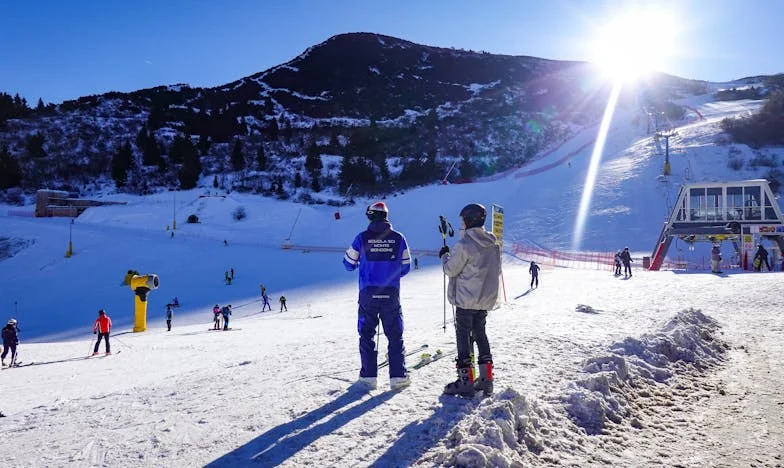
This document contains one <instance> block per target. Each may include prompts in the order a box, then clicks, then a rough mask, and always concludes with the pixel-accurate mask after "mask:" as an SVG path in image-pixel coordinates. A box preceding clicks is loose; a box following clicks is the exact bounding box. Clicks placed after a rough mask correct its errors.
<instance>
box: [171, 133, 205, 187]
mask: <svg viewBox="0 0 784 468" xmlns="http://www.w3.org/2000/svg"><path fill="white" fill-rule="evenodd" d="M176 140H177V137H175V141H176ZM178 146H179V148H178V151H180V152H181V154H182V167H181V168H180V172H179V174H178V176H179V179H180V188H181V189H183V190H188V189H192V188H194V187H196V185H198V183H199V176H200V175H201V159H200V158H199V152H198V151H197V150H196V147H195V146H193V143H191V140H190V139H188V138H182V137H180V139H179V143H178ZM172 151H174V144H172Z"/></svg>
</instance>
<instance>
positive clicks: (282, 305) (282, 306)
mask: <svg viewBox="0 0 784 468" xmlns="http://www.w3.org/2000/svg"><path fill="white" fill-rule="evenodd" d="M279 300H280V311H281V312H283V311H284V310H285V311H286V312H288V311H289V308H288V307H286V296H283V295H281V296H280V299H279Z"/></svg>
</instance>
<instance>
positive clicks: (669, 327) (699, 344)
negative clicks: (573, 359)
mask: <svg viewBox="0 0 784 468" xmlns="http://www.w3.org/2000/svg"><path fill="white" fill-rule="evenodd" d="M719 328H720V327H719V324H718V322H716V321H715V320H713V319H712V318H710V317H708V316H706V315H705V314H703V313H702V312H700V311H699V310H694V309H688V310H684V311H682V312H680V313H678V314H677V315H676V316H675V317H674V318H673V319H671V320H670V321H669V322H667V324H665V325H664V327H663V328H662V330H661V331H660V332H658V333H655V334H650V335H643V336H642V337H641V338H639V339H637V338H632V337H628V338H626V339H625V340H623V342H620V343H616V344H614V345H612V346H611V347H610V350H611V351H612V352H613V354H611V355H609V356H602V357H596V358H591V359H589V360H588V361H587V362H586V365H585V367H584V369H583V371H584V372H586V373H588V374H589V375H588V376H587V377H586V378H584V379H580V380H578V381H577V382H575V383H574V384H573V385H572V388H571V389H570V392H569V394H568V395H567V396H566V397H565V403H566V411H567V413H568V414H569V416H571V418H572V419H573V420H574V422H575V423H576V424H577V425H579V426H580V427H582V428H583V429H585V431H586V432H587V433H588V434H591V435H595V434H601V433H602V432H603V430H604V429H605V427H606V426H607V424H608V422H612V423H615V424H620V423H621V422H622V421H623V420H624V419H630V418H631V424H632V426H633V427H641V426H642V423H641V422H640V420H639V419H637V418H636V417H634V412H633V408H634V406H635V405H637V404H640V403H641V402H640V399H641V398H647V397H649V396H650V395H651V392H650V391H649V389H651V388H654V387H656V386H657V384H661V383H665V382H667V381H668V380H669V379H670V378H671V377H673V375H679V374H689V373H691V372H690V371H691V370H696V371H700V370H704V369H707V368H710V367H713V366H715V365H717V364H718V363H720V362H721V360H722V356H723V354H724V352H725V351H726V350H727V349H728V346H727V345H726V344H725V343H724V342H723V341H721V340H719V339H717V338H716V337H715V333H716V331H717V330H718V329H719Z"/></svg>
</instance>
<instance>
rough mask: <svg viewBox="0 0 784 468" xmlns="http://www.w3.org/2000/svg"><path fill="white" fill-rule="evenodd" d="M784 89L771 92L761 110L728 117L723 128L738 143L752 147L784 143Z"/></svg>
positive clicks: (723, 121)
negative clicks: (745, 115) (783, 130)
mask: <svg viewBox="0 0 784 468" xmlns="http://www.w3.org/2000/svg"><path fill="white" fill-rule="evenodd" d="M782 128H784V91H777V92H775V93H773V94H771V96H770V98H769V99H768V101H767V102H766V103H765V105H764V106H762V109H760V111H759V112H757V113H756V114H753V115H751V116H749V117H741V118H737V119H733V118H726V119H724V120H722V121H721V129H722V130H723V131H725V132H727V133H728V134H730V135H731V136H732V139H733V141H735V142H736V143H744V144H747V145H749V146H751V147H752V148H762V147H764V146H782V145H784V132H782V131H781V129H782Z"/></svg>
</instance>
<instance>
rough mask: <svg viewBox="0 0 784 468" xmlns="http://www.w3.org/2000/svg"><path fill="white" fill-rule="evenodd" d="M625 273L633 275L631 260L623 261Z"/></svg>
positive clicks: (625, 274)
mask: <svg viewBox="0 0 784 468" xmlns="http://www.w3.org/2000/svg"><path fill="white" fill-rule="evenodd" d="M623 274H624V276H632V264H631V262H623Z"/></svg>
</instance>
